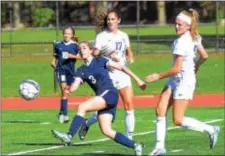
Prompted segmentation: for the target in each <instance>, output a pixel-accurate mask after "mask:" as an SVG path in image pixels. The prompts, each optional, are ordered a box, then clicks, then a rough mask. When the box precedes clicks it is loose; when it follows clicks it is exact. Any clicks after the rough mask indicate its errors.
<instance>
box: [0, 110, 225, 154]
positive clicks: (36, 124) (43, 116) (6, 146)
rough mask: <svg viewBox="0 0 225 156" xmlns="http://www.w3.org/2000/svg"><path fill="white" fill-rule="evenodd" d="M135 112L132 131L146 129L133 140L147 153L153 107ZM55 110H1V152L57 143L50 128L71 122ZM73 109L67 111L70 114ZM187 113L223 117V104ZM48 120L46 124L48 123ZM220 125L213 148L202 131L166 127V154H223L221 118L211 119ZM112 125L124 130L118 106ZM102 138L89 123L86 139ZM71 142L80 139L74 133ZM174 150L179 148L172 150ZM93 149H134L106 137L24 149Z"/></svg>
mask: <svg viewBox="0 0 225 156" xmlns="http://www.w3.org/2000/svg"><path fill="white" fill-rule="evenodd" d="M135 112H136V127H135V129H136V130H135V133H140V132H149V131H151V132H150V133H148V134H145V135H138V136H135V137H134V140H135V141H138V142H143V143H144V144H145V145H146V148H145V149H144V154H148V152H149V151H150V149H152V148H153V147H154V143H155V142H154V140H155V135H154V129H155V128H154V127H155V123H154V119H155V116H154V109H152V108H148V109H146V108H138V109H136V110H135ZM57 113H58V112H57V110H51V111H49V110H29V111H26V110H20V111H2V154H8V153H14V152H19V151H28V150H35V149H40V148H48V147H52V146H60V145H61V144H60V141H58V140H57V139H55V138H54V137H53V136H52V135H51V132H50V130H51V129H57V130H59V131H62V132H67V130H68V127H69V125H70V124H59V123H58V121H57V117H56V114H57ZM73 114H74V111H73V110H70V111H69V115H70V117H71V118H72V116H73ZM186 115H187V116H193V117H195V118H197V119H199V120H201V121H210V120H215V119H224V107H215V108H189V109H188V110H187V112H186ZM168 117H169V118H168V122H169V124H168V127H174V125H173V124H172V117H171V111H169V113H168ZM47 122H49V124H47ZM212 125H220V126H221V133H220V136H219V140H218V144H217V145H216V147H215V149H213V150H210V149H209V147H208V143H209V142H208V136H207V135H206V134H203V133H199V132H194V131H190V130H184V129H172V130H168V134H167V140H166V147H167V150H168V154H169V155H223V154H224V121H220V122H215V123H212ZM113 127H114V129H116V130H118V131H121V132H125V125H124V111H123V110H122V109H118V111H117V116H116V120H115V122H114V123H113ZM101 138H104V136H103V135H102V134H101V133H100V130H99V128H98V125H97V124H95V125H93V126H92V128H91V130H90V132H89V133H88V135H87V137H86V140H85V141H90V140H97V139H101ZM73 141H74V143H78V142H80V141H79V139H78V137H77V136H76V137H75V138H74V139H73ZM175 150H181V151H180V152H179V151H178V152H175ZM96 151H104V153H102V154H101V153H100V154H99V153H95V155H110V154H111V155H113V154H114V155H132V154H133V150H132V149H128V148H126V147H123V146H121V145H119V144H116V143H115V142H113V141H111V140H108V141H105V142H96V143H86V144H84V145H77V146H68V147H62V148H58V149H52V150H45V151H40V152H32V153H27V154H28V155H88V154H89V155H90V153H93V152H96Z"/></svg>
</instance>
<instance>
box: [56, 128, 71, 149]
mask: <svg viewBox="0 0 225 156" xmlns="http://www.w3.org/2000/svg"><path fill="white" fill-rule="evenodd" d="M52 134H53V135H54V136H55V137H56V138H58V139H59V140H61V142H62V143H63V144H64V145H65V146H67V145H70V144H72V136H70V135H68V134H66V133H61V132H58V131H56V130H55V129H53V130H52Z"/></svg>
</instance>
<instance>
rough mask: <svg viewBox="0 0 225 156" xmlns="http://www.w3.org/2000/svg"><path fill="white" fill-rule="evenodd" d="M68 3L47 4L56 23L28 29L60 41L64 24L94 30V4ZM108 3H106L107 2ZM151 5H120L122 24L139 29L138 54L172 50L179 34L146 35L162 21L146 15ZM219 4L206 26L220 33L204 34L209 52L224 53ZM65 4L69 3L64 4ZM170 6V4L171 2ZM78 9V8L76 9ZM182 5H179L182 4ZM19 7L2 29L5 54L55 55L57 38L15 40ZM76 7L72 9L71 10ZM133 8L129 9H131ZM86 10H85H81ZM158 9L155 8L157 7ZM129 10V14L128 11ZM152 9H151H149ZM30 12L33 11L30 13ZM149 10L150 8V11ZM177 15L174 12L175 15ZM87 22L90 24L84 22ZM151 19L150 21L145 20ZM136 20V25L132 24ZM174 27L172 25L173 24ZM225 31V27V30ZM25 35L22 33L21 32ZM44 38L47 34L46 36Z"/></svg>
mask: <svg viewBox="0 0 225 156" xmlns="http://www.w3.org/2000/svg"><path fill="white" fill-rule="evenodd" d="M63 4H64V2H60V1H55V2H54V1H53V2H49V3H47V2H46V3H45V5H50V6H49V7H51V8H52V9H53V10H54V15H55V16H54V17H55V19H54V20H53V23H52V24H51V25H50V26H48V27H41V28H40V27H38V28H26V29H27V30H28V29H31V30H32V29H39V30H54V31H55V34H54V35H55V38H54V39H55V40H60V35H59V33H61V28H62V26H63V25H75V26H76V29H77V30H78V29H94V27H93V26H91V20H90V13H89V12H90V10H91V9H90V7H91V5H90V4H89V3H85V4H84V5H83V6H82V7H84V8H83V9H79V7H80V5H78V4H77V3H74V4H73V5H72V6H68V10H66V11H65V10H63V9H64V7H62V5H63ZM103 4H104V3H103ZM110 4H111V5H115V3H110ZM145 4H146V5H149V4H150V2H149V3H143V2H140V1H137V2H132V3H129V7H125V6H126V5H125V3H124V4H123V3H122V2H121V3H120V4H119V5H118V6H119V9H120V11H121V12H122V14H121V15H122V23H121V27H122V28H123V27H126V28H133V29H134V30H136V34H132V35H130V40H131V45H132V49H133V51H134V52H136V53H137V54H141V53H154V52H169V51H170V46H171V44H172V42H173V40H174V39H175V38H176V36H173V35H164V36H154V35H148V36H146V35H142V34H141V31H140V30H141V29H142V28H146V27H157V26H158V24H153V23H154V22H152V23H151V21H154V20H155V19H154V18H153V19H149V18H150V17H149V16H145V15H144V13H143V10H145V9H144V5H145ZM218 4H219V3H217V2H215V9H216V11H215V13H216V15H215V16H216V17H217V18H216V21H215V22H214V23H210V24H205V25H211V26H213V27H215V31H216V34H214V35H204V36H203V44H204V45H205V47H206V49H207V50H208V51H210V52H211V51H212V52H224V48H225V37H224V33H223V34H221V33H219V30H218V29H219V24H220V22H219V17H218V16H217V15H218V8H219V6H218ZM64 5H65V4H64ZM167 6H168V5H167ZM74 7H75V8H77V9H74ZM105 7H108V8H109V7H113V6H109V5H108V6H105ZM178 8H179V7H178ZM178 8H176V9H175V10H176V11H175V12H173V14H174V15H175V14H177V12H179V11H180V10H181V8H180V9H178ZM13 9H15V8H12V6H9V8H8V10H7V14H8V15H9V17H10V18H9V23H10V26H9V27H7V28H3V29H2V32H8V34H7V35H5V36H6V37H7V38H8V40H7V41H4V40H3V42H2V43H1V45H2V47H1V51H2V52H1V57H11V56H36V55H39V56H46V55H52V51H53V41H45V42H43V41H29V42H25V41H22V40H23V39H21V40H20V41H18V42H15V41H14V39H13V32H14V31H17V30H16V28H14V24H15V21H14V20H15V17H14V16H15V15H14V11H15V10H13ZM71 9H72V10H71ZM130 9H131V10H132V12H131V11H129V10H130ZM80 10H82V11H80ZM153 10H154V9H153ZM128 11H129V15H128V14H127V13H126V12H128ZM148 11H149V10H148ZM28 13H29V12H28ZM146 13H147V11H146ZM174 15H170V16H171V17H172V16H174ZM223 17H225V13H224V12H223ZM71 19H77V21H73V20H72V21H71ZM84 21H86V23H85V22H84ZM144 21H148V22H144ZM167 21H168V22H170V21H173V19H171V18H170V17H168V19H167ZM132 23H133V24H132ZM170 26H171V27H173V26H172V25H170ZM223 30H224V32H225V29H223ZM21 38H22V35H21ZM43 39H44V37H43Z"/></svg>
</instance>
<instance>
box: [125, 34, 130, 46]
mask: <svg viewBox="0 0 225 156" xmlns="http://www.w3.org/2000/svg"><path fill="white" fill-rule="evenodd" d="M124 41H125V47H126V49H127V48H129V47H130V39H129V36H128V35H127V34H125V36H124Z"/></svg>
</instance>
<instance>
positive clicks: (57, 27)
mask: <svg viewBox="0 0 225 156" xmlns="http://www.w3.org/2000/svg"><path fill="white" fill-rule="evenodd" d="M55 5H56V10H55V12H56V40H58V37H59V2H58V1H56V2H55Z"/></svg>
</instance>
